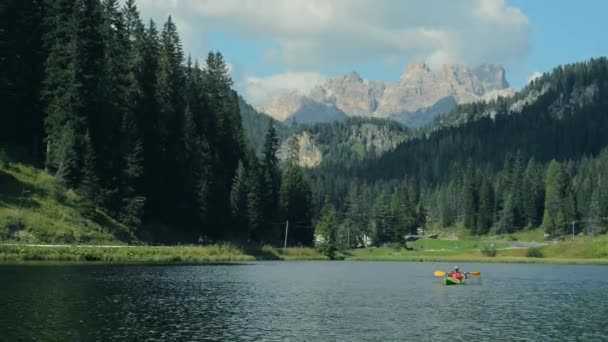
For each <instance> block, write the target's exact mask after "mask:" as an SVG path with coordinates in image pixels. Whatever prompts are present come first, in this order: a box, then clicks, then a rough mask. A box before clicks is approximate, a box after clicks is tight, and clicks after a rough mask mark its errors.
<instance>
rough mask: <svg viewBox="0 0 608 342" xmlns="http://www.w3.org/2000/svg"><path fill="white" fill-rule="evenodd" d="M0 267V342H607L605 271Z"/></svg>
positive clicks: (302, 265)
mask: <svg viewBox="0 0 608 342" xmlns="http://www.w3.org/2000/svg"><path fill="white" fill-rule="evenodd" d="M451 266H453V265H450V264H444V263H382V262H369V263H368V262H260V263H252V264H244V265H225V266H100V265H86V266H0V341H21V340H26V341H31V340H36V341H608V267H602V266H563V265H559V266H558V265H505V264H462V265H460V266H461V269H464V270H479V271H481V274H482V276H481V277H476V278H475V279H471V280H470V281H469V282H468V284H467V285H464V286H450V287H446V286H441V285H438V284H439V279H438V278H435V277H433V271H435V270H436V269H442V268H447V267H451Z"/></svg>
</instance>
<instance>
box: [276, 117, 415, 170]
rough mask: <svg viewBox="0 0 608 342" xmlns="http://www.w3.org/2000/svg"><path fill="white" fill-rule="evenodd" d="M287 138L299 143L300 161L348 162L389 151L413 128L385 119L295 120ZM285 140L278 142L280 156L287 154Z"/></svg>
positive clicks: (307, 164)
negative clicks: (302, 122)
mask: <svg viewBox="0 0 608 342" xmlns="http://www.w3.org/2000/svg"><path fill="white" fill-rule="evenodd" d="M292 132H293V133H292V134H291V135H290V136H289V137H290V138H294V137H295V138H297V139H298V141H299V146H300V156H299V158H300V165H301V166H303V167H308V168H311V167H316V166H323V167H327V166H331V165H340V166H350V165H355V164H357V163H359V162H361V161H363V160H371V159H374V158H377V157H379V156H381V155H383V154H384V153H387V152H389V151H392V150H393V149H394V148H395V147H397V146H398V145H399V144H400V143H401V142H403V141H405V140H407V139H408V138H411V137H412V136H413V132H412V131H411V130H410V129H408V128H407V127H405V126H403V125H402V124H400V123H398V122H395V121H392V120H386V119H374V118H347V119H345V120H343V121H334V122H324V123H316V124H311V125H304V124H298V125H295V126H294V127H293V129H292ZM287 148H288V141H287V139H285V140H284V141H283V143H282V145H281V150H280V157H281V158H283V156H286V154H287Z"/></svg>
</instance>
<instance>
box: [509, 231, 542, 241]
mask: <svg viewBox="0 0 608 342" xmlns="http://www.w3.org/2000/svg"><path fill="white" fill-rule="evenodd" d="M544 233H545V231H544V230H543V229H542V228H537V229H531V230H524V231H521V232H518V233H515V234H512V235H511V236H513V237H514V238H515V240H516V241H522V242H541V241H545V237H544ZM507 238H508V237H507Z"/></svg>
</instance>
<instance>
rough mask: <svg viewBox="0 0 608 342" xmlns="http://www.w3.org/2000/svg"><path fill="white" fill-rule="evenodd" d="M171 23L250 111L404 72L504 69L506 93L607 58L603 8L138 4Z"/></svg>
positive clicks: (280, 0)
mask: <svg viewBox="0 0 608 342" xmlns="http://www.w3.org/2000/svg"><path fill="white" fill-rule="evenodd" d="M139 7H140V10H141V12H142V17H144V18H148V17H154V18H155V19H156V20H157V21H163V20H164V18H166V16H167V15H169V14H171V15H172V16H173V17H174V18H175V20H176V22H177V24H178V27H179V29H180V32H181V33H182V37H183V40H184V49H185V50H186V52H187V53H191V54H192V55H193V57H195V58H204V56H205V55H206V54H207V52H208V51H209V50H219V51H220V52H222V54H223V55H224V56H225V58H226V60H227V61H229V62H230V63H231V66H232V70H233V78H234V80H235V84H236V87H237V90H239V91H240V92H241V93H242V94H243V95H244V96H245V97H246V98H247V99H248V100H250V102H254V104H256V102H257V104H259V103H260V102H263V101H265V100H267V99H268V98H269V97H272V96H275V95H276V94H277V93H280V92H282V91H285V90H298V91H302V92H306V91H307V90H308V89H310V87H312V86H314V85H316V84H318V83H319V82H322V81H323V80H324V78H326V77H331V76H334V75H337V74H341V73H345V72H350V71H353V70H355V71H357V72H359V73H360V74H361V76H362V77H363V78H366V79H374V80H382V81H387V82H393V81H396V80H398V79H399V76H400V75H401V73H402V72H403V70H404V69H405V67H406V66H407V64H408V63H410V62H412V61H419V60H423V61H426V62H427V63H429V64H430V65H431V68H433V66H438V65H441V64H443V63H447V64H456V63H465V64H468V65H470V66H475V65H477V64H479V63H481V62H488V63H497V64H502V65H503V66H504V67H505V69H506V71H507V79H508V81H509V82H510V83H511V85H512V87H514V88H516V89H518V88H521V87H522V86H523V85H525V83H526V82H527V79H528V78H529V77H530V76H531V75H532V74H534V73H535V72H545V71H550V70H551V69H552V68H553V67H554V66H556V65H559V64H564V63H570V62H575V61H581V60H585V59H588V58H591V57H598V56H605V55H608V34H607V33H608V21H607V20H605V15H606V13H608V1H603V0H584V1H580V2H573V1H566V0H551V1H530V0H459V1H453V0H425V1H414V0H410V1H408V0H331V1H322V0H140V1H139Z"/></svg>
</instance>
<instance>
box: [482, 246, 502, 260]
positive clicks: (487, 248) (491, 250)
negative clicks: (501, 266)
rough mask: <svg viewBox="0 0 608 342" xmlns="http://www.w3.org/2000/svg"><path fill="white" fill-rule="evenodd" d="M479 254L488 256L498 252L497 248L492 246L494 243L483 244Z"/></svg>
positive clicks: (493, 255)
mask: <svg viewBox="0 0 608 342" xmlns="http://www.w3.org/2000/svg"><path fill="white" fill-rule="evenodd" d="M481 254H483V255H485V256H488V257H495V256H496V254H498V250H496V247H494V244H490V245H485V246H483V248H481Z"/></svg>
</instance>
